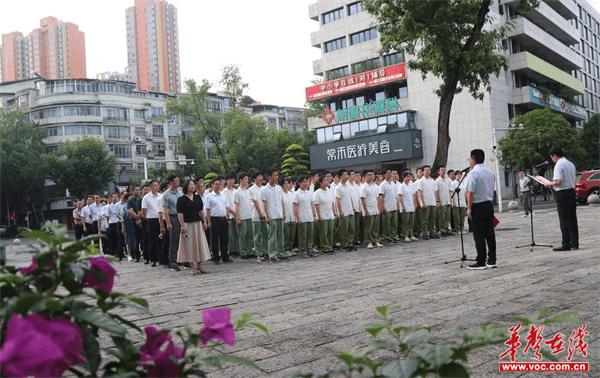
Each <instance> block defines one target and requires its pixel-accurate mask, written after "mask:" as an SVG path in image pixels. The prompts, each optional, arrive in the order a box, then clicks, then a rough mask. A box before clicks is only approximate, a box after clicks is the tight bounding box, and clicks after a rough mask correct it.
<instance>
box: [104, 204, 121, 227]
mask: <svg viewBox="0 0 600 378" xmlns="http://www.w3.org/2000/svg"><path fill="white" fill-rule="evenodd" d="M106 213H107V216H108V224H114V223H118V222H119V203H118V202H117V203H113V204H111V205H106Z"/></svg>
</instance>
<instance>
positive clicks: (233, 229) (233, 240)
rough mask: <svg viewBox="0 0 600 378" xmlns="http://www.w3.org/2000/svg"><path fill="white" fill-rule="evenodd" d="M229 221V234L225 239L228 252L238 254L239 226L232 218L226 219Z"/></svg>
mask: <svg viewBox="0 0 600 378" xmlns="http://www.w3.org/2000/svg"><path fill="white" fill-rule="evenodd" d="M227 222H228V223H229V229H228V231H229V235H228V240H227V248H228V249H229V253H232V254H238V253H240V228H239V226H238V224H237V223H236V222H235V218H234V219H228V220H227Z"/></svg>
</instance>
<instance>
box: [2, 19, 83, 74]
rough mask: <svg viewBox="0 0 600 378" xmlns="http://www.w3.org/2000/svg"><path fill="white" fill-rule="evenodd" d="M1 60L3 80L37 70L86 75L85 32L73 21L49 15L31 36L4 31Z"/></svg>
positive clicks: (41, 72)
mask: <svg viewBox="0 0 600 378" xmlns="http://www.w3.org/2000/svg"><path fill="white" fill-rule="evenodd" d="M0 60H1V63H0V66H2V75H1V78H2V81H12V80H21V79H26V78H30V77H34V76H35V75H36V74H37V75H40V76H42V77H45V78H48V79H69V78H85V77H86V75H87V74H86V61H85V34H84V33H83V32H82V31H80V30H79V27H78V26H77V25H75V24H73V23H70V22H63V21H61V20H59V19H57V18H55V17H45V18H43V19H41V20H40V27H39V28H37V29H34V30H32V31H31V33H29V35H27V36H23V34H22V33H20V32H12V33H8V34H3V35H2V53H1V55H0Z"/></svg>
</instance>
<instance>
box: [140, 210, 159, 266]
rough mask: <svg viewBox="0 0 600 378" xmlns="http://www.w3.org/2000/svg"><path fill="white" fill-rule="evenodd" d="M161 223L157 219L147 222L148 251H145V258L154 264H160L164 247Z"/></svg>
mask: <svg viewBox="0 0 600 378" xmlns="http://www.w3.org/2000/svg"><path fill="white" fill-rule="evenodd" d="M159 222H160V221H159V220H158V219H157V218H151V219H147V220H146V226H147V227H146V247H147V248H148V249H147V250H146V251H144V258H145V259H146V260H149V261H150V262H152V263H157V262H158V259H159V256H160V250H161V245H162V240H161V239H160V223H159ZM146 253H147V255H146Z"/></svg>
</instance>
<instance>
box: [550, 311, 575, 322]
mask: <svg viewBox="0 0 600 378" xmlns="http://www.w3.org/2000/svg"><path fill="white" fill-rule="evenodd" d="M578 322H579V320H578V319H577V316H575V314H574V313H572V312H568V311H563V312H560V313H558V314H556V315H553V316H550V317H548V318H546V319H544V321H543V322H542V323H543V324H576V323H578Z"/></svg>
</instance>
